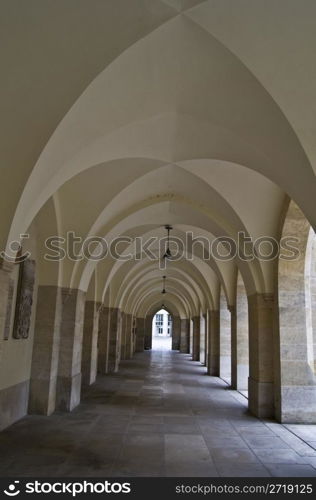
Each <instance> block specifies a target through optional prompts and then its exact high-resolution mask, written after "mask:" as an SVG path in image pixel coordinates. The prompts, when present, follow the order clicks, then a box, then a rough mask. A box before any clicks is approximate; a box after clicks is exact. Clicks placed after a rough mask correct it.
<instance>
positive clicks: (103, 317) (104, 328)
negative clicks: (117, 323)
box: [98, 306, 110, 375]
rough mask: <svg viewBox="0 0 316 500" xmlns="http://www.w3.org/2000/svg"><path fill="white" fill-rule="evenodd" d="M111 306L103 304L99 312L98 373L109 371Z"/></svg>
mask: <svg viewBox="0 0 316 500" xmlns="http://www.w3.org/2000/svg"><path fill="white" fill-rule="evenodd" d="M109 319H110V309H109V307H105V306H102V307H101V308H100V313H99V339H98V373H101V374H103V375H104V374H106V373H108V371H109V367H108V365H109Z"/></svg>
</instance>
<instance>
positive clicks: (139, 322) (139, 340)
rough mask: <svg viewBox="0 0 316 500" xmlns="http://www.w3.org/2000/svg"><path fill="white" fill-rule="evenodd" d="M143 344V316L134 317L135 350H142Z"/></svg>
mask: <svg viewBox="0 0 316 500" xmlns="http://www.w3.org/2000/svg"><path fill="white" fill-rule="evenodd" d="M144 346H145V318H136V346H135V351H136V352H143V350H144Z"/></svg>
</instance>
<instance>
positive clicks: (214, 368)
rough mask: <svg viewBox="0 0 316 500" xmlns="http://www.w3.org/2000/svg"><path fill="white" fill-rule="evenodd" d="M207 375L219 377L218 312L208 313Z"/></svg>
mask: <svg viewBox="0 0 316 500" xmlns="http://www.w3.org/2000/svg"><path fill="white" fill-rule="evenodd" d="M208 332H209V337H208V363H207V373H208V375H212V376H214V377H218V376H219V311H209V328H208Z"/></svg>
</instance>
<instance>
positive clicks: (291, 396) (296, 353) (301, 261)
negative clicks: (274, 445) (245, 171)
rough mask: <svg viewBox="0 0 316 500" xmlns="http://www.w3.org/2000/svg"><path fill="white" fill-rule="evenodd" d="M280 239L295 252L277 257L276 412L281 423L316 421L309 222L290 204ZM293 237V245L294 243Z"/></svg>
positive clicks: (298, 209)
mask: <svg viewBox="0 0 316 500" xmlns="http://www.w3.org/2000/svg"><path fill="white" fill-rule="evenodd" d="M281 236H282V239H283V241H284V239H285V238H291V240H292V246H293V245H295V247H296V248H297V250H298V252H297V253H295V254H294V255H290V254H289V253H288V252H287V253H285V254H284V255H282V254H281V255H280V258H279V262H278V303H279V346H280V347H279V349H280V357H279V358H278V359H279V367H278V368H279V374H278V375H279V379H278V382H279V384H278V388H277V391H276V401H275V404H276V413H277V417H278V418H279V420H280V421H281V422H293V423H295V422H301V423H314V422H316V379H315V373H314V355H313V336H312V323H311V318H312V316H311V308H310V305H311V297H310V290H308V288H309V285H310V278H311V272H310V271H311V262H312V259H311V257H312V249H313V245H312V244H311V227H310V223H309V222H308V220H307V219H306V217H305V216H304V214H303V213H302V211H301V209H300V208H299V207H298V206H297V205H296V203H294V202H293V201H290V203H289V206H288V209H287V212H286V216H285V220H284V224H283V229H282V235H281ZM293 238H295V240H294V241H295V243H293Z"/></svg>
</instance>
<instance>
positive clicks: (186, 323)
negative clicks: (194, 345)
mask: <svg viewBox="0 0 316 500" xmlns="http://www.w3.org/2000/svg"><path fill="white" fill-rule="evenodd" d="M180 328H181V332H180V352H183V353H185V354H189V351H190V320H189V319H181V324H180Z"/></svg>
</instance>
